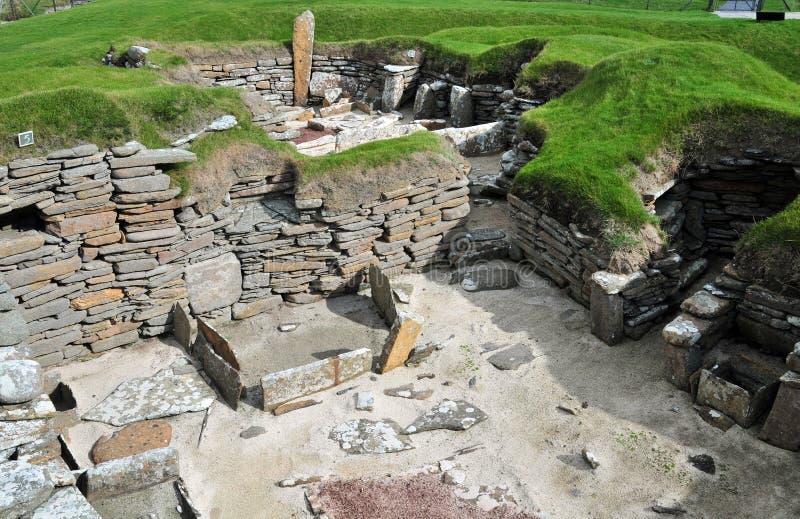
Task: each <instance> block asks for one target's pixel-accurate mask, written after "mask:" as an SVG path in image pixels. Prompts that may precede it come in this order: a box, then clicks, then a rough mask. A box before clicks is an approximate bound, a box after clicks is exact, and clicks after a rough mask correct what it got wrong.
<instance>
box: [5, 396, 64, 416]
mask: <svg viewBox="0 0 800 519" xmlns="http://www.w3.org/2000/svg"><path fill="white" fill-rule="evenodd" d="M55 414H56V408H55V406H54V405H53V401H52V400H50V397H49V396H48V395H47V394H41V395H39V397H38V398H35V399H34V400H31V401H30V402H25V403H24V404H16V405H3V406H0V421H9V420H36V419H39V418H51V417H52V416H55Z"/></svg>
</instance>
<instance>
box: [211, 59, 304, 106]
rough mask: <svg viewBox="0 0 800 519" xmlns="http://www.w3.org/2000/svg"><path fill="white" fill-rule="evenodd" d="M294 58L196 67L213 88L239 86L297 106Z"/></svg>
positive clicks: (268, 99)
mask: <svg viewBox="0 0 800 519" xmlns="http://www.w3.org/2000/svg"><path fill="white" fill-rule="evenodd" d="M292 64H293V60H292V57H291V56H289V55H287V56H282V57H278V58H267V59H261V60H256V61H246V62H240V63H200V64H196V65H195V67H196V68H197V69H198V71H199V72H200V75H201V77H203V78H204V79H205V80H206V81H207V82H208V83H209V84H210V85H212V86H227V87H239V88H243V89H246V90H251V91H258V92H261V93H263V94H264V95H265V96H266V97H265V100H267V101H280V102H281V103H283V104H285V105H292V104H293V103H294V67H293V65H292Z"/></svg>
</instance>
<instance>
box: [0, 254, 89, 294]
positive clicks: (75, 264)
mask: <svg viewBox="0 0 800 519" xmlns="http://www.w3.org/2000/svg"><path fill="white" fill-rule="evenodd" d="M80 267H81V258H80V257H79V256H73V257H71V258H69V259H65V260H62V261H54V262H53V263H46V264H44V265H36V266H34V267H30V268H26V269H19V270H14V271H11V272H7V273H6V283H8V285H9V286H10V287H11V288H18V287H21V286H25V285H32V284H34V283H37V282H39V281H47V280H50V279H53V278H54V277H58V276H63V275H64V274H71V273H73V272H75V271H76V270H78V269H79V268H80Z"/></svg>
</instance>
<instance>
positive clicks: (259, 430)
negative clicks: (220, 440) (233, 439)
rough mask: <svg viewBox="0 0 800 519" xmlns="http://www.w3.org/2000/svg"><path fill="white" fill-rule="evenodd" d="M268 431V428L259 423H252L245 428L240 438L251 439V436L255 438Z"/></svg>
mask: <svg viewBox="0 0 800 519" xmlns="http://www.w3.org/2000/svg"><path fill="white" fill-rule="evenodd" d="M266 432H267V430H266V429H264V428H263V427H261V426H259V425H252V426H250V427H248V428H247V429H245V430H244V431H242V432H240V433H239V437H240V438H244V439H245V440H249V439H250V438H255V437H256V436H261V435H262V434H265V433H266Z"/></svg>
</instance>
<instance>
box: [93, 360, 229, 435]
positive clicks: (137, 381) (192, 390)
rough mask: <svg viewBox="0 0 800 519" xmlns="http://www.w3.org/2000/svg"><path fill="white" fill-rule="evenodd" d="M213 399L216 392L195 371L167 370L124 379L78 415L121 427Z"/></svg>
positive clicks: (200, 408) (205, 405)
mask: <svg viewBox="0 0 800 519" xmlns="http://www.w3.org/2000/svg"><path fill="white" fill-rule="evenodd" d="M215 399H216V394H215V393H214V391H213V390H212V389H211V388H210V387H208V385H207V384H206V383H205V381H204V380H203V378H202V377H201V376H200V375H199V374H197V373H187V374H184V375H172V374H171V373H170V371H169V370H167V371H164V372H160V373H158V374H156V375H154V376H152V377H143V378H133V379H130V380H126V381H125V382H123V383H122V384H120V385H119V386H118V387H117V389H115V390H114V391H113V392H112V393H111V394H110V395H108V396H107V397H106V398H105V400H103V401H102V402H100V403H99V404H97V405H96V406H94V407H93V408H92V409H90V410H89V411H88V412H87V413H86V414H84V415H83V417H82V418H83V419H84V420H90V421H96V422H105V423H108V424H111V425H116V426H122V425H127V424H129V423H133V422H139V421H142V420H152V419H154V418H163V417H165V416H174V415H177V414H181V413H187V412H197V411H204V410H206V409H208V408H209V406H211V404H212V403H213V402H214V400H215Z"/></svg>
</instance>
